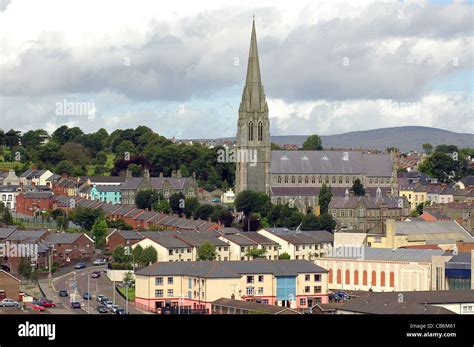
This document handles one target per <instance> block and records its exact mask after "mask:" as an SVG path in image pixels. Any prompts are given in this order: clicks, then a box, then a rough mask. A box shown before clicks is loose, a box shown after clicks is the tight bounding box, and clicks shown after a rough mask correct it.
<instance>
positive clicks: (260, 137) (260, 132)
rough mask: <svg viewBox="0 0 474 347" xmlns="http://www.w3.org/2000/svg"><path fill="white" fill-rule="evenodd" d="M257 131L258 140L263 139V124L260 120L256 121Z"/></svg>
mask: <svg viewBox="0 0 474 347" xmlns="http://www.w3.org/2000/svg"><path fill="white" fill-rule="evenodd" d="M257 133H258V141H263V124H262V122H258V129H257Z"/></svg>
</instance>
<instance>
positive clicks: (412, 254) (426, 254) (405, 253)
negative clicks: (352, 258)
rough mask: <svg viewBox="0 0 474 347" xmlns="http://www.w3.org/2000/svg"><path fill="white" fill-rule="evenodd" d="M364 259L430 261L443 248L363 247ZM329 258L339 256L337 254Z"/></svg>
mask: <svg viewBox="0 0 474 347" xmlns="http://www.w3.org/2000/svg"><path fill="white" fill-rule="evenodd" d="M362 252H363V253H362V254H363V257H362V258H363V259H364V260H384V261H414V262H418V261H420V262H431V257H432V256H434V255H442V254H444V251H443V250H434V249H406V248H396V249H389V248H373V247H363V250H362ZM331 258H340V257H338V256H337V254H336V256H334V257H331Z"/></svg>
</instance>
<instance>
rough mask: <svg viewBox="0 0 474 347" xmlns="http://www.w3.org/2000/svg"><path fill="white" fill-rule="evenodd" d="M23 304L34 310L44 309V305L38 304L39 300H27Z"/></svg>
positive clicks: (41, 310)
mask: <svg viewBox="0 0 474 347" xmlns="http://www.w3.org/2000/svg"><path fill="white" fill-rule="evenodd" d="M25 306H27V307H29V308H32V309H33V310H35V311H40V312H43V311H44V307H43V306H41V305H40V303H39V301H32V302H27V303H26V304H25Z"/></svg>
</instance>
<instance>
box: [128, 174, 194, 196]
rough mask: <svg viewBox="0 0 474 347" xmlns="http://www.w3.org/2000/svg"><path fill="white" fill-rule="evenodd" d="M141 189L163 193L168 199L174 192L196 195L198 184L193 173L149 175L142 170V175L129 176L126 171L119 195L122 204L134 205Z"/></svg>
mask: <svg viewBox="0 0 474 347" xmlns="http://www.w3.org/2000/svg"><path fill="white" fill-rule="evenodd" d="M142 190H154V191H156V192H157V193H161V194H163V196H164V198H165V199H168V198H169V197H170V196H171V195H173V194H175V193H183V194H184V195H185V196H186V197H197V196H198V185H197V182H196V179H195V177H194V175H193V176H192V177H183V176H182V175H181V171H180V170H177V171H173V172H172V175H171V177H164V176H163V173H161V174H160V176H159V177H150V172H149V171H148V170H144V177H131V176H130V173H127V178H126V181H125V182H124V184H123V185H122V186H121V197H122V204H123V205H135V198H136V196H137V193H138V192H139V191H142Z"/></svg>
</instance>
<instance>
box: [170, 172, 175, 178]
mask: <svg viewBox="0 0 474 347" xmlns="http://www.w3.org/2000/svg"><path fill="white" fill-rule="evenodd" d="M171 177H172V178H176V170H173V171H171Z"/></svg>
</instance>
